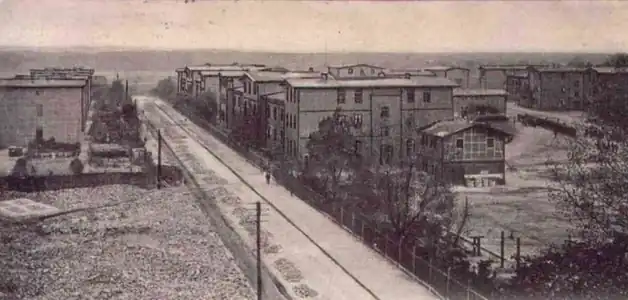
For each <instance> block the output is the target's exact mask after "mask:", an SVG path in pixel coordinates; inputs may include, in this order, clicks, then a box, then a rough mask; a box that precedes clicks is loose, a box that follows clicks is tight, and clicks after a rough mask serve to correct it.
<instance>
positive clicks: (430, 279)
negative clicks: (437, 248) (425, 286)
mask: <svg viewBox="0 0 628 300" xmlns="http://www.w3.org/2000/svg"><path fill="white" fill-rule="evenodd" d="M427 268H428V275H427V276H428V277H427V278H428V279H429V281H430V283H432V256H431V255H430V260H429V261H428V262H427Z"/></svg>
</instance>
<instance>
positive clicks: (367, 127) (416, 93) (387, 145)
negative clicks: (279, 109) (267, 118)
mask: <svg viewBox="0 0 628 300" xmlns="http://www.w3.org/2000/svg"><path fill="white" fill-rule="evenodd" d="M286 84H287V86H286V102H285V113H286V115H285V118H286V123H287V124H288V125H287V127H286V130H285V145H286V149H285V151H286V152H287V153H288V154H290V155H294V156H299V157H304V156H306V155H307V153H306V145H307V142H308V139H309V136H310V134H311V133H313V132H315V131H317V130H318V125H319V122H320V121H321V120H322V119H324V118H326V117H329V116H331V115H332V114H333V113H334V112H335V111H336V109H338V108H340V109H341V111H342V113H343V114H345V115H347V116H348V117H350V118H351V119H352V120H353V122H354V124H355V128H356V136H357V137H358V141H357V142H356V145H355V150H356V152H358V153H360V154H363V155H374V154H377V155H379V159H380V160H381V161H382V162H393V161H397V160H398V159H399V158H402V157H404V156H406V155H407V154H408V151H412V148H409V147H406V146H407V145H414V141H415V137H416V130H415V128H416V127H417V126H421V125H426V124H430V123H433V122H436V121H439V120H443V119H450V118H453V107H452V92H453V88H454V87H456V86H457V84H455V83H454V82H452V81H451V80H449V79H447V78H441V77H416V78H412V79H407V78H379V79H346V80H334V79H332V78H330V77H328V76H327V74H322V75H321V77H320V78H316V79H313V78H312V79H287V80H286ZM408 149H409V150H408Z"/></svg>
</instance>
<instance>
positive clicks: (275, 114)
mask: <svg viewBox="0 0 628 300" xmlns="http://www.w3.org/2000/svg"><path fill="white" fill-rule="evenodd" d="M273 120H277V107H273Z"/></svg>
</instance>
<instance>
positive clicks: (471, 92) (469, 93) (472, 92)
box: [454, 89, 508, 97]
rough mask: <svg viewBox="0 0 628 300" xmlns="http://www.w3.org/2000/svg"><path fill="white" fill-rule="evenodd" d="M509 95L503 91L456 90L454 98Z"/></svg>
mask: <svg viewBox="0 0 628 300" xmlns="http://www.w3.org/2000/svg"><path fill="white" fill-rule="evenodd" d="M507 95H508V93H507V92H506V91H505V90H502V89H454V97H456V96H466V97H473V96H507Z"/></svg>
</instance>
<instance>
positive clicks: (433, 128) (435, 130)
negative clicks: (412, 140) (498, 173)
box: [419, 119, 515, 137]
mask: <svg viewBox="0 0 628 300" xmlns="http://www.w3.org/2000/svg"><path fill="white" fill-rule="evenodd" d="M476 126H477V127H485V128H491V129H493V130H497V131H500V132H502V133H504V134H507V135H513V134H514V133H515V131H514V128H511V127H509V126H511V125H510V123H509V122H474V121H469V120H466V119H455V120H445V121H440V122H436V123H434V124H432V125H430V126H428V127H427V128H422V129H419V131H420V132H422V133H426V134H430V135H434V136H439V137H446V136H450V135H452V134H454V133H457V132H461V131H463V130H467V129H469V128H472V127H476Z"/></svg>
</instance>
